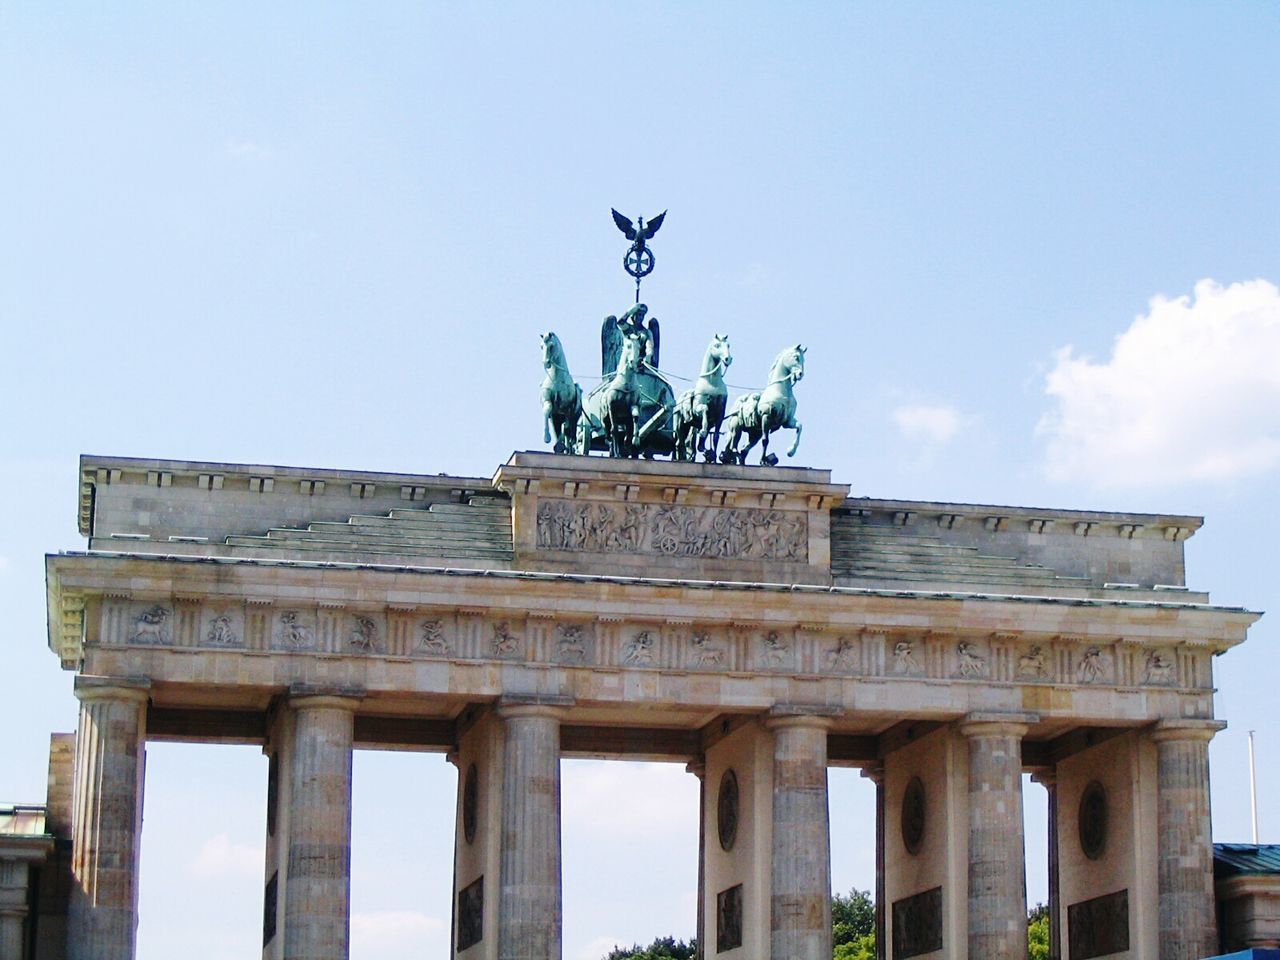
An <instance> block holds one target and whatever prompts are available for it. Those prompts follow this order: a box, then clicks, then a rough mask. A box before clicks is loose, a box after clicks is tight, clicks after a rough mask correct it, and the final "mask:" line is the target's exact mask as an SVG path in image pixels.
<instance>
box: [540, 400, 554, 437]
mask: <svg viewBox="0 0 1280 960" xmlns="http://www.w3.org/2000/svg"><path fill="white" fill-rule="evenodd" d="M553 409H554V406H553V404H552V403H551V401H550V400H549V399H548V400H543V401H542V442H543V443H550V442H551V414H552V411H553Z"/></svg>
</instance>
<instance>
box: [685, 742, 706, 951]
mask: <svg viewBox="0 0 1280 960" xmlns="http://www.w3.org/2000/svg"><path fill="white" fill-rule="evenodd" d="M685 770H686V771H687V772H688V773H692V774H693V775H694V776H695V777H697V778H698V919H697V927H696V929H697V934H696V936H697V938H698V953H697V958H698V960H703V957H705V956H706V955H707V915H706V914H707V907H706V902H705V901H706V890H707V761H706V759H705V758H703V759H700V760H697V761H695V762H693V763H688V764H685Z"/></svg>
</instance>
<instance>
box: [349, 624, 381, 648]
mask: <svg viewBox="0 0 1280 960" xmlns="http://www.w3.org/2000/svg"><path fill="white" fill-rule="evenodd" d="M347 642H348V643H349V644H350V645H351V646H352V647H354V648H355V649H357V650H376V649H377V648H378V624H377V621H375V620H374V619H373V618H372V617H364V616H357V617H353V618H352V621H351V632H350V634H348V635H347Z"/></svg>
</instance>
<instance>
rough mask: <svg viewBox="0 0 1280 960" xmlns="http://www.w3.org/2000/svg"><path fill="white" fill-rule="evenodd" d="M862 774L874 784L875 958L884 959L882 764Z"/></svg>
mask: <svg viewBox="0 0 1280 960" xmlns="http://www.w3.org/2000/svg"><path fill="white" fill-rule="evenodd" d="M862 775H863V776H864V777H866V778H867V779H868V780H870V781H871V782H872V783H874V784H875V785H876V886H875V896H876V960H885V957H887V956H888V955H889V934H888V931H887V930H886V928H885V916H886V914H885V902H884V868H885V848H884V841H885V836H884V828H885V819H884V818H885V808H884V764H883V763H877V764H874V765H872V766H867V767H863V768H862Z"/></svg>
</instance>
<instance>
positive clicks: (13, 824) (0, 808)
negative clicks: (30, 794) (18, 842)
mask: <svg viewBox="0 0 1280 960" xmlns="http://www.w3.org/2000/svg"><path fill="white" fill-rule="evenodd" d="M44 818H45V806H44V804H43V803H0V837H6V838H8V837H43V836H45V835H46V832H47V831H46V830H45V824H44Z"/></svg>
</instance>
